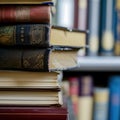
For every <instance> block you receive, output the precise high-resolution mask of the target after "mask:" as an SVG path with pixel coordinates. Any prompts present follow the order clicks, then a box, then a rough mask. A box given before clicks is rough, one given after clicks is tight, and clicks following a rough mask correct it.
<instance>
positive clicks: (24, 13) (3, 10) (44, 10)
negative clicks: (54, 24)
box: [0, 5, 51, 23]
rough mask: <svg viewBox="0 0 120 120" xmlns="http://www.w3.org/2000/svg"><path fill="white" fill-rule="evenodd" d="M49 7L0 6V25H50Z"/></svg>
mask: <svg viewBox="0 0 120 120" xmlns="http://www.w3.org/2000/svg"><path fill="white" fill-rule="evenodd" d="M50 16H51V7H50V6H49V5H17V6H15V5H1V6H0V23H16V22H17V23H50V22H51V19H50Z"/></svg>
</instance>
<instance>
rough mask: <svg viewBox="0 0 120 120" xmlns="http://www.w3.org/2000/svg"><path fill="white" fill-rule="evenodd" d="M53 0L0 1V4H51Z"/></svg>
mask: <svg viewBox="0 0 120 120" xmlns="http://www.w3.org/2000/svg"><path fill="white" fill-rule="evenodd" d="M52 1H53V0H34V1H33V0H20V1H17V0H0V4H2V5H3V4H48V3H49V4H53V2H52Z"/></svg>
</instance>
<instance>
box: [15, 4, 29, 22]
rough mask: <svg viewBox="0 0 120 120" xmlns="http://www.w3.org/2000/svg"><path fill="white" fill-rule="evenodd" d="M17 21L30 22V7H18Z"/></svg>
mask: <svg viewBox="0 0 120 120" xmlns="http://www.w3.org/2000/svg"><path fill="white" fill-rule="evenodd" d="M15 11H16V12H15V19H16V21H19V22H24V21H26V22H29V21H30V7H29V6H17V7H16V10H15Z"/></svg>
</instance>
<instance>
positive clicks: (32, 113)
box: [0, 107, 68, 120]
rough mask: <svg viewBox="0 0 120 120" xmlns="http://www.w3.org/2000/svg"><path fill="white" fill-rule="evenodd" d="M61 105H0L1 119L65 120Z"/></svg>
mask: <svg viewBox="0 0 120 120" xmlns="http://www.w3.org/2000/svg"><path fill="white" fill-rule="evenodd" d="M67 116H68V112H67V109H66V108H63V107H0V118H1V119H2V120H67V119H68V118H67Z"/></svg>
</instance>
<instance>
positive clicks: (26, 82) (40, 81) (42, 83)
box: [0, 70, 62, 90]
mask: <svg viewBox="0 0 120 120" xmlns="http://www.w3.org/2000/svg"><path fill="white" fill-rule="evenodd" d="M21 76H22V77H21ZM61 80H62V72H27V71H7V70H4V71H0V90H3V89H4V90H5V89H10V90H11V89H16V88H22V89H42V90H45V89H48V90H53V89H54V90H60V89H61Z"/></svg>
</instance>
